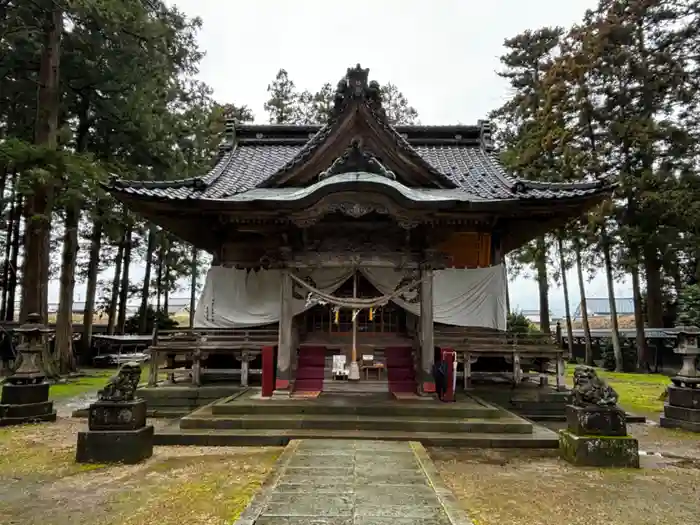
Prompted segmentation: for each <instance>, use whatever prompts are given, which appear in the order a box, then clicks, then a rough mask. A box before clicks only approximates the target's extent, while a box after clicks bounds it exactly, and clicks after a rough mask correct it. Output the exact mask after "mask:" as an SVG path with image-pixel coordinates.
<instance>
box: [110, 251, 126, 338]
mask: <svg viewBox="0 0 700 525" xmlns="http://www.w3.org/2000/svg"><path fill="white" fill-rule="evenodd" d="M123 260H124V239H123V238H122V239H121V240H120V241H119V249H118V250H117V260H116V261H115V262H114V277H113V278H112V295H111V296H110V298H109V312H108V314H107V315H108V319H107V333H108V334H109V335H114V327H115V325H116V324H117V301H118V300H119V279H120V278H121V275H122V261H123Z"/></svg>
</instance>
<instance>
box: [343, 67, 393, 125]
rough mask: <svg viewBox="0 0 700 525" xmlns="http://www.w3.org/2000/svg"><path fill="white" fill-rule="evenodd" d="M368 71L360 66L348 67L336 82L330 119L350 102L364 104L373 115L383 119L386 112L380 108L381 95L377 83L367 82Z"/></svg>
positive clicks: (374, 81)
mask: <svg viewBox="0 0 700 525" xmlns="http://www.w3.org/2000/svg"><path fill="white" fill-rule="evenodd" d="M368 78H369V69H363V68H362V66H361V65H360V64H357V65H356V66H355V67H354V68H353V67H349V68H348V70H347V72H346V74H345V77H343V78H342V79H341V80H340V82H338V88H337V89H336V91H335V99H334V104H333V114H332V117H333V118H335V117H337V116H338V115H340V113H342V111H343V109H345V107H346V106H347V105H348V104H349V103H350V102H351V101H357V102H365V103H366V104H367V105H368V106H369V107H370V109H371V110H372V111H374V112H375V114H376V115H377V116H379V117H381V118H384V117H385V115H386V112H385V111H384V109H383V108H382V95H381V87H380V86H379V82H377V81H376V80H373V81H371V82H369V81H368Z"/></svg>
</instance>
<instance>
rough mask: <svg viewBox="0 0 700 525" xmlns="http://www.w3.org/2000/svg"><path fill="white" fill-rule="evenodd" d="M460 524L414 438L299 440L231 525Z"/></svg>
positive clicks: (459, 516) (464, 522)
mask: <svg viewBox="0 0 700 525" xmlns="http://www.w3.org/2000/svg"><path fill="white" fill-rule="evenodd" d="M384 524H391V525H468V524H471V521H470V520H469V519H468V518H467V517H466V514H464V512H463V511H461V509H459V507H458V505H457V503H456V500H455V499H454V497H453V496H452V494H451V493H450V492H449V490H448V489H446V488H445V487H444V485H443V484H442V481H441V479H440V477H439V475H438V474H437V471H436V470H435V468H434V466H433V463H432V460H430V458H429V457H428V455H427V453H426V451H425V449H424V448H423V447H422V446H421V445H420V444H418V443H408V442H388V441H361V440H358V441H345V440H313V439H311V440H303V441H294V442H292V443H290V444H289V445H288V447H287V450H285V453H284V454H283V455H282V457H281V458H280V463H279V471H278V472H277V473H276V474H275V476H273V478H272V479H271V480H270V482H269V483H268V484H267V487H264V488H263V489H262V490H261V492H260V493H259V494H258V495H257V496H256V498H255V499H254V500H253V502H252V503H251V505H250V506H249V507H248V509H247V510H246V511H245V512H244V513H243V515H242V516H241V518H240V519H239V520H238V521H237V522H236V525H384Z"/></svg>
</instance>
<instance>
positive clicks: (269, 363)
mask: <svg viewBox="0 0 700 525" xmlns="http://www.w3.org/2000/svg"><path fill="white" fill-rule="evenodd" d="M274 391H275V347H274V346H263V347H262V396H263V397H272V393H273V392H274Z"/></svg>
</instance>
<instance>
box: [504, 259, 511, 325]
mask: <svg viewBox="0 0 700 525" xmlns="http://www.w3.org/2000/svg"><path fill="white" fill-rule="evenodd" d="M503 271H504V272H505V274H506V315H508V314H510V290H509V288H510V286H509V283H508V266H507V265H506V258H505V257H504V258H503Z"/></svg>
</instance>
